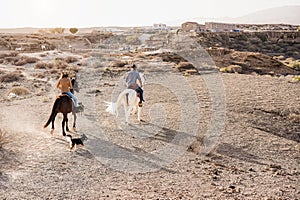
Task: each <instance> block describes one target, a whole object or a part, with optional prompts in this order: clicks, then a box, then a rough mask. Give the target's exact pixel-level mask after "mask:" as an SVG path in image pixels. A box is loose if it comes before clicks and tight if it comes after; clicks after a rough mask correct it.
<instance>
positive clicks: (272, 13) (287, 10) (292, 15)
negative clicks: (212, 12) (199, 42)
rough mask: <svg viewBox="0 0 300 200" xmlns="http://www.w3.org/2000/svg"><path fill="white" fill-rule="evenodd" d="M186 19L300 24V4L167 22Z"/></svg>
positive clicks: (178, 23)
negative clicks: (239, 14)
mask: <svg viewBox="0 0 300 200" xmlns="http://www.w3.org/2000/svg"><path fill="white" fill-rule="evenodd" d="M186 21H194V22H198V23H200V24H204V23H205V22H224V23H236V24H293V25H300V5H299V6H298V5H297V6H282V7H275V8H269V9H265V10H260V11H257V12H253V13H250V14H247V15H244V16H241V17H236V18H230V17H226V18H204V17H196V18H192V19H179V20H174V21H169V22H166V23H167V25H171V26H172V25H173V26H174V25H181V24H182V23H184V22H186Z"/></svg>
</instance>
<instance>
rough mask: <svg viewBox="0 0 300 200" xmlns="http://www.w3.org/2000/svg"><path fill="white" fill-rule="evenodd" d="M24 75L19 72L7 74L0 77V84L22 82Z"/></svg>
mask: <svg viewBox="0 0 300 200" xmlns="http://www.w3.org/2000/svg"><path fill="white" fill-rule="evenodd" d="M23 77H24V75H23V74H22V73H21V72H20V71H14V72H9V73H7V74H4V75H1V76H0V82H6V83H8V82H14V81H20V80H22V79H23Z"/></svg>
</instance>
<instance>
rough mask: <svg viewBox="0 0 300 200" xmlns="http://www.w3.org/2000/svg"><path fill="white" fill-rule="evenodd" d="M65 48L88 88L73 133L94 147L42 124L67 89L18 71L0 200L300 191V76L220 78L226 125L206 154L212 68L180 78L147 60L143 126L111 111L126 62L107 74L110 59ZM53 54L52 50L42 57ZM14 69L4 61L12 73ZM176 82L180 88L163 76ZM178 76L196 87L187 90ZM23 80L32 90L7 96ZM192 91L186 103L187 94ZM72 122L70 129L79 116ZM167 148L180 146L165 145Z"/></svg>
mask: <svg viewBox="0 0 300 200" xmlns="http://www.w3.org/2000/svg"><path fill="white" fill-rule="evenodd" d="M58 54H59V53H58ZM61 54H63V55H64V56H70V55H73V56H79V57H80V63H81V64H80V70H79V72H78V74H77V75H78V81H79V85H80V87H81V91H80V93H77V94H76V96H77V98H78V99H79V101H81V102H82V103H83V104H84V105H85V111H84V113H83V114H82V115H78V120H77V132H71V134H72V135H74V136H80V135H81V134H85V135H87V137H88V138H89V139H88V140H87V141H86V143H85V147H82V148H78V149H77V150H75V151H71V152H70V151H69V150H68V149H67V147H68V143H67V142H66V140H65V139H64V137H63V136H62V135H61V125H60V123H61V120H62V117H61V116H57V119H56V130H55V132H54V134H53V135H51V134H50V133H49V131H50V130H49V128H47V129H43V128H42V125H43V124H44V123H45V122H46V120H47V118H48V116H49V114H50V110H51V107H52V103H53V100H54V98H55V96H56V95H57V94H58V93H57V91H56V90H55V89H54V88H55V83H56V81H57V77H56V76H55V75H53V76H52V75H51V74H49V73H48V71H47V70H48V69H34V64H26V65H25V66H23V67H22V68H21V69H20V67H19V70H20V71H21V72H22V74H23V75H24V79H23V80H22V81H19V82H7V83H6V82H3V83H1V85H0V90H1V95H0V107H1V109H0V119H1V120H0V127H1V129H2V130H3V131H5V133H6V136H7V138H8V140H9V142H7V143H5V144H4V145H3V146H2V147H0V198H1V199H299V198H300V186H299V185H300V184H299V178H300V168H299V164H300V163H299V162H300V152H299V142H300V126H299V123H300V121H299V118H300V117H299V116H300V104H299V102H300V96H299V94H300V87H299V86H300V85H299V84H300V82H294V81H292V76H280V77H274V76H269V75H264V76H259V75H245V74H218V77H219V80H217V82H220V83H221V86H222V87H223V89H224V96H223V97H224V99H219V104H222V103H224V105H225V106H226V108H225V110H222V112H224V113H225V115H224V116H225V118H222V119H224V126H223V127H221V129H218V130H216V132H218V133H220V135H219V136H218V137H215V138H214V140H213V143H214V144H213V148H212V149H210V152H208V154H204V153H203V150H204V149H205V145H207V143H206V142H205V138H206V137H207V134H208V130H209V127H210V125H214V124H216V123H218V122H216V121H212V119H214V118H213V115H214V114H216V113H217V114H218V110H217V111H216V110H214V109H215V107H213V105H214V104H213V103H214V101H215V100H216V99H214V97H213V96H211V91H210V90H211V88H208V85H209V84H208V83H207V80H211V79H210V78H211V77H210V76H211V75H210V74H209V73H208V74H205V73H201V72H200V75H189V76H182V74H181V73H180V72H178V71H176V70H175V69H174V65H172V64H170V63H167V62H162V61H161V60H159V58H152V60H143V59H139V60H137V62H136V64H137V65H138V66H139V67H140V68H142V69H143V70H145V71H146V72H147V73H146V76H147V79H146V83H147V84H146V85H145V87H144V90H145V100H146V102H145V103H144V106H143V111H142V112H143V113H142V118H143V119H144V122H138V121H137V120H136V117H135V116H131V124H130V125H126V124H123V123H122V122H123V116H122V111H121V110H122V109H120V116H119V117H118V118H117V119H115V118H114V116H112V115H110V114H109V113H107V112H105V108H106V107H105V101H111V100H112V99H113V100H115V99H116V95H117V94H118V93H119V92H120V91H121V90H122V88H124V86H123V85H122V75H123V74H124V72H125V71H126V70H127V68H126V67H125V68H120V69H118V70H116V71H107V70H106V69H105V66H107V62H106V61H104V62H103V63H104V64H103V65H101V66H100V65H97V64H95V60H93V59H91V58H84V57H82V55H81V54H75V53H74V54H73V53H70V52H69V53H65V52H61ZM29 55H30V56H32V57H34V56H38V57H39V55H36V54H29ZM51 56H52V53H51V52H49V54H47V55H46V56H44V57H39V59H41V60H42V61H46V60H47V59H51ZM91 60H93V62H92V61H91ZM84 63H86V64H84ZM75 64H76V63H75ZM16 68H17V66H13V65H1V70H3V73H8V72H9V71H14V70H16ZM36 73H46V76H45V77H40V78H39V77H38V76H36ZM47 73H48V74H47ZM169 77H171V78H170V79H169V83H171V86H168V85H167V84H163V82H161V83H159V81H160V80H162V81H163V80H164V79H165V78H169ZM178 80H179V81H181V80H184V81H186V83H185V82H183V83H182V85H180V84H181V82H179V85H178ZM172 81H173V82H172ZM15 86H23V87H26V88H27V89H28V90H29V91H30V94H26V95H24V96H18V97H15V98H10V99H9V98H8V97H7V95H8V94H7V91H9V90H10V89H11V88H12V87H15ZM216 86H218V85H217V83H216ZM187 88H188V89H187ZM186 91H188V93H187V94H188V95H187V96H184V97H186V98H182V95H178V94H184V95H185V94H186V93H185V92H186ZM192 94H194V95H195V97H196V99H194V98H192V96H193V95H192ZM216 102H218V100H217V101H216ZM191 109H196V111H197V112H195V110H194V111H193V110H191ZM198 111H199V112H198ZM195 113H196V114H195ZM224 113H223V114H224ZM183 116H185V117H186V118H187V119H189V120H186V119H184V120H183V119H182V118H183ZM195 119H197V120H196V123H192V122H194V121H195ZM69 120H70V121H69V124H70V125H71V122H72V121H73V117H72V116H71V115H69ZM191 125H192V126H195V127H196V129H197V135H193V134H192V132H193V130H194V129H193V128H195V127H191ZM181 127H183V128H181ZM181 130H187V131H186V132H182V131H181ZM189 130H191V131H190V132H189ZM180 137H182V138H184V139H183V140H181V139H178V138H180ZM185 139H186V140H187V141H188V142H182V141H184V140H185ZM178 141H179V142H178ZM169 146H171V147H172V149H173V150H174V152H172V151H170V152H167V153H166V152H164V148H166V147H169ZM175 150H178V154H177V152H176V151H175ZM168 153H169V154H168ZM172 156H174V158H176V159H174V160H172ZM170 160H171V161H172V162H170Z"/></svg>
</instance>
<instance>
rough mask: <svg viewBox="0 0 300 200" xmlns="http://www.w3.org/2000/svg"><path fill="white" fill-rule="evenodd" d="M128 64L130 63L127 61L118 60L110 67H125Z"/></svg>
mask: <svg viewBox="0 0 300 200" xmlns="http://www.w3.org/2000/svg"><path fill="white" fill-rule="evenodd" d="M127 64H128V63H127V62H125V61H121V60H116V61H114V62H112V64H111V65H110V67H124V66H125V65H127Z"/></svg>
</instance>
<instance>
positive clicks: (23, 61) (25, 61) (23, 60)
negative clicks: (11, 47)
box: [14, 56, 39, 66]
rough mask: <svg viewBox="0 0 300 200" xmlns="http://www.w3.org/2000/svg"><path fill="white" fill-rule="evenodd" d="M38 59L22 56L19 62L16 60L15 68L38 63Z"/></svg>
mask: <svg viewBox="0 0 300 200" xmlns="http://www.w3.org/2000/svg"><path fill="white" fill-rule="evenodd" d="M38 61H39V59H38V58H34V57H27V56H22V57H21V58H20V59H19V60H17V61H16V62H15V63H14V64H15V65H17V66H21V65H26V64H32V63H36V62H38Z"/></svg>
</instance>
